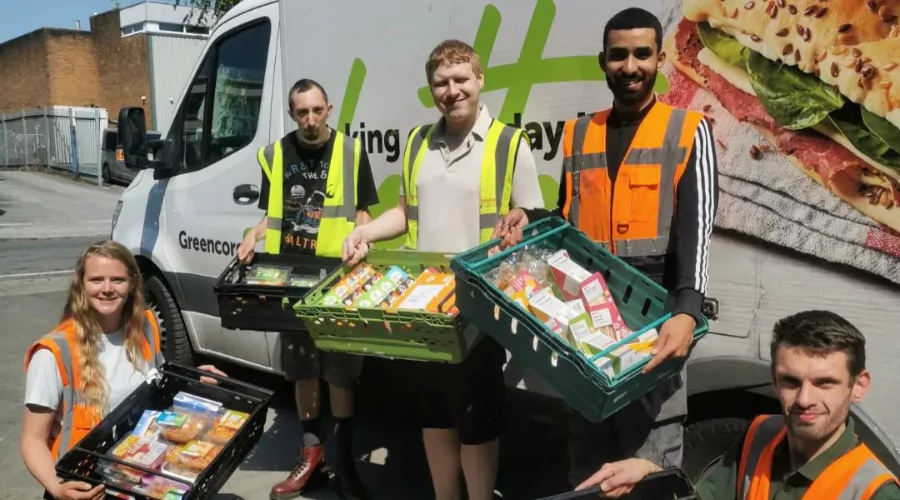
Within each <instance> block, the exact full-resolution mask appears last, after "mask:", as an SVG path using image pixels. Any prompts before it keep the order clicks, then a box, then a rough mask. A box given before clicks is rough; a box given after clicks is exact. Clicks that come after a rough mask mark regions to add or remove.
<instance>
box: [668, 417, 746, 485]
mask: <svg viewBox="0 0 900 500" xmlns="http://www.w3.org/2000/svg"><path fill="white" fill-rule="evenodd" d="M749 425H750V421H748V420H746V419H743V418H739V417H722V418H713V419H710V420H701V421H699V422H696V423H693V424H691V425H689V426H688V427H686V428H685V429H684V459H683V460H682V469H683V470H684V473H685V474H687V476H688V478H690V480H691V482H696V480H697V478H699V477H700V474H702V473H703V471H704V470H705V469H706V466H707V465H709V463H710V462H712V461H713V460H715V459H716V458H718V457H720V456H722V455H724V454H725V452H727V451H728V450H729V449H730V448H731V447H732V446H733V445H734V444H735V443H737V442H739V441H740V440H741V438H742V437H743V436H744V433H746V432H747V427H748V426H749Z"/></svg>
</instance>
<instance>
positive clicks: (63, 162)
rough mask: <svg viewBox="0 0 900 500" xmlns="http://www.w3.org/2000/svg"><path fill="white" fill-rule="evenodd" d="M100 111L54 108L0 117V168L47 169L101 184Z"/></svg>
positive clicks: (104, 121) (104, 116)
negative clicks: (88, 178)
mask: <svg viewBox="0 0 900 500" xmlns="http://www.w3.org/2000/svg"><path fill="white" fill-rule="evenodd" d="M108 126H109V113H108V112H107V110H105V109H100V108H80V107H70V106H53V107H48V108H38V109H30V110H23V111H19V112H15V113H7V114H3V115H0V166H3V167H12V168H16V167H18V168H24V167H47V168H51V169H54V170H61V171H67V172H69V173H70V174H71V175H72V177H73V178H78V177H93V178H95V179H97V181H98V183H99V182H100V177H101V176H100V173H101V172H100V165H101V164H102V160H101V151H100V147H101V145H102V143H103V131H104V130H105V129H106V128H107V127H108Z"/></svg>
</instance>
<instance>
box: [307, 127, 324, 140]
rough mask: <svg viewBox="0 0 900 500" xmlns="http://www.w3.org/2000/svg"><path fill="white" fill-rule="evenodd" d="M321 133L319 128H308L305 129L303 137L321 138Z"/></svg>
mask: <svg viewBox="0 0 900 500" xmlns="http://www.w3.org/2000/svg"><path fill="white" fill-rule="evenodd" d="M319 135H321V134H320V133H319V129H318V128H314V129H312V130H310V129H308V128H305V129H303V137H304V138H305V139H307V140H310V141H314V140H316V139H318V138H319Z"/></svg>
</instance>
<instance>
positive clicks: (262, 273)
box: [244, 264, 291, 286]
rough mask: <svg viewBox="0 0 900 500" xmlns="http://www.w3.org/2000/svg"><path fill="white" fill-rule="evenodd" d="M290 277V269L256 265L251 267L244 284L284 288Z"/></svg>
mask: <svg viewBox="0 0 900 500" xmlns="http://www.w3.org/2000/svg"><path fill="white" fill-rule="evenodd" d="M290 275H291V268H290V267H286V266H272V265H265V264H254V265H253V266H251V267H250V271H249V272H248V273H247V277H246V278H244V283H246V284H248V285H264V286H284V285H285V283H287V280H288V278H289V277H290Z"/></svg>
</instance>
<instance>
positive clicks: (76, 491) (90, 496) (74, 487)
mask: <svg viewBox="0 0 900 500" xmlns="http://www.w3.org/2000/svg"><path fill="white" fill-rule="evenodd" d="M48 493H50V495H52V496H53V498H55V499H56V500H101V499H102V498H104V497H105V496H106V487H104V486H103V485H102V484H98V485H97V486H94V487H91V485H90V484H88V483H83V482H81V481H65V482H62V483H59V484H57V485H55V487H54V488H53V489H52V490H50V489H48Z"/></svg>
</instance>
